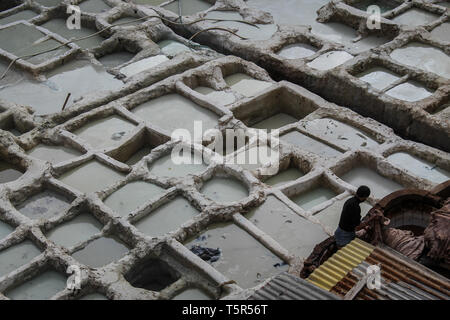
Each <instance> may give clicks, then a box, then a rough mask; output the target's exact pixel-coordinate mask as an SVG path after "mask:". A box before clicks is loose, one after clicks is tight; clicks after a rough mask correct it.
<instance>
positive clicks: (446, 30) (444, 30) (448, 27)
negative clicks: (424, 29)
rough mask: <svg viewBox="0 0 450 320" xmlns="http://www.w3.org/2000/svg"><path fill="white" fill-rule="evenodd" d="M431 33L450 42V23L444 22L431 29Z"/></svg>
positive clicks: (438, 38) (441, 39) (437, 38)
mask: <svg viewBox="0 0 450 320" xmlns="http://www.w3.org/2000/svg"><path fill="white" fill-rule="evenodd" d="M431 35H432V36H433V37H434V38H435V39H436V40H439V41H445V42H450V23H449V22H444V23H443V24H441V25H440V26H438V27H436V28H434V29H433V31H431Z"/></svg>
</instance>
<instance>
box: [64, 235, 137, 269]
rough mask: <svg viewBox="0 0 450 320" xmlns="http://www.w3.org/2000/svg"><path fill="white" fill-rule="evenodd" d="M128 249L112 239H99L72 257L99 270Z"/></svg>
mask: <svg viewBox="0 0 450 320" xmlns="http://www.w3.org/2000/svg"><path fill="white" fill-rule="evenodd" d="M128 251H129V249H128V247H127V246H126V245H125V244H123V243H122V242H121V241H119V240H117V239H116V238H114V237H106V236H104V237H101V238H98V239H96V240H94V241H92V242H91V243H89V244H88V245H87V246H86V247H84V249H81V250H80V251H76V252H75V253H74V254H73V255H72V257H73V258H74V259H76V260H78V261H79V262H81V263H83V264H85V265H87V266H89V267H91V268H100V267H103V266H105V265H107V264H109V263H111V262H114V261H117V260H119V259H120V258H122V257H123V256H124V255H125V254H127V253H128Z"/></svg>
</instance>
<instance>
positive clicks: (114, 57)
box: [98, 51, 134, 68]
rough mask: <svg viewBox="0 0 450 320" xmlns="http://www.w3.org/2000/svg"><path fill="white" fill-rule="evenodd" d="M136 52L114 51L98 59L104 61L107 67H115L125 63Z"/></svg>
mask: <svg viewBox="0 0 450 320" xmlns="http://www.w3.org/2000/svg"><path fill="white" fill-rule="evenodd" d="M133 57H134V54H132V53H130V52H127V51H120V52H114V53H111V54H107V55H106V56H103V57H101V58H98V61H100V63H102V64H103V65H104V66H105V67H107V68H115V67H117V66H120V65H121V64H124V63H125V62H128V61H130V60H131V59H133Z"/></svg>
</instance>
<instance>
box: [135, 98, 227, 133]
mask: <svg viewBox="0 0 450 320" xmlns="http://www.w3.org/2000/svg"><path fill="white" fill-rule="evenodd" d="M131 111H132V112H133V113H135V114H136V115H137V116H138V117H140V118H142V119H144V120H145V121H148V122H150V123H151V124H153V125H155V126H158V127H160V128H164V129H166V130H167V131H169V132H170V131H174V130H176V129H187V130H189V132H190V133H191V135H192V134H193V133H194V121H200V122H201V123H202V129H203V132H205V131H206V130H208V129H212V128H214V126H215V125H216V124H217V121H218V120H219V116H218V115H217V114H215V113H214V112H212V111H210V110H208V109H206V108H203V107H201V106H199V105H197V104H196V103H194V102H193V101H191V100H189V99H187V98H185V97H183V96H181V95H179V94H173V93H172V94H167V95H165V96H162V97H159V98H156V99H153V100H150V101H148V102H145V103H143V104H141V105H139V106H137V107H136V108H134V109H132V110H131ZM167 119H170V121H169V122H168V121H167Z"/></svg>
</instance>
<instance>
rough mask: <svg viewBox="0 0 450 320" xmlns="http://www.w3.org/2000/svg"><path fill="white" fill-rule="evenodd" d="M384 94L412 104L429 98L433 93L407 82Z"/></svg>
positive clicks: (413, 82)
mask: <svg viewBox="0 0 450 320" xmlns="http://www.w3.org/2000/svg"><path fill="white" fill-rule="evenodd" d="M386 94H387V95H388V96H391V97H393V98H397V99H400V100H404V101H410V102H413V101H419V100H422V99H425V98H427V97H429V96H431V95H432V94H433V92H432V91H430V90H428V89H427V88H425V87H424V86H422V85H421V84H420V83H418V82H415V81H408V82H405V83H402V84H400V85H398V86H395V87H394V88H392V89H390V90H388V91H386Z"/></svg>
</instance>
